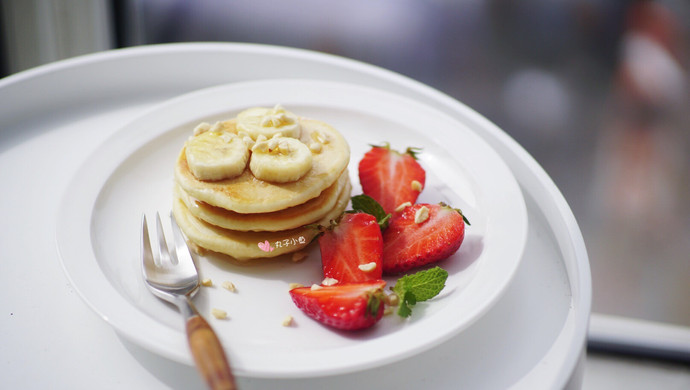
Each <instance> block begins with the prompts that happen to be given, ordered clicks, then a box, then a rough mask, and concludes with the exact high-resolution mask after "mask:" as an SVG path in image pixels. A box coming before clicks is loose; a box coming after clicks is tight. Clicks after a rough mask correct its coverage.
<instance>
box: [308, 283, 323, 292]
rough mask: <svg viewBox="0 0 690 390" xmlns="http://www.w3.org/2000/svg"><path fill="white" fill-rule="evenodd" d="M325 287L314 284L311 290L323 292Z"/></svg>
mask: <svg viewBox="0 0 690 390" xmlns="http://www.w3.org/2000/svg"><path fill="white" fill-rule="evenodd" d="M322 288H323V286H319V285H318V284H312V285H311V290H312V291H316V290H321V289H322Z"/></svg>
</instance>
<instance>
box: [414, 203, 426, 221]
mask: <svg viewBox="0 0 690 390" xmlns="http://www.w3.org/2000/svg"><path fill="white" fill-rule="evenodd" d="M427 219H429V209H428V208H427V207H426V206H422V207H420V208H419V209H418V210H417V212H416V213H415V214H414V223H422V222H424V221H426V220H427Z"/></svg>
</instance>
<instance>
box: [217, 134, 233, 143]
mask: <svg viewBox="0 0 690 390" xmlns="http://www.w3.org/2000/svg"><path fill="white" fill-rule="evenodd" d="M220 138H221V139H222V140H223V141H225V143H228V144H229V143H230V142H232V140H233V139H234V138H235V135H234V134H232V133H222V134H221V135H220Z"/></svg>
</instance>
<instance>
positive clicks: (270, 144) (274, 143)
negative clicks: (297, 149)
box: [268, 138, 279, 152]
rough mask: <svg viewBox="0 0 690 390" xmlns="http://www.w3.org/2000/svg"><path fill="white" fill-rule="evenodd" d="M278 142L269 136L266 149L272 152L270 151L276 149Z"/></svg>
mask: <svg viewBox="0 0 690 390" xmlns="http://www.w3.org/2000/svg"><path fill="white" fill-rule="evenodd" d="M278 142H279V141H278V140H277V139H275V138H271V139H270V140H269V141H268V151H269V152H272V151H274V150H276V149H277V148H278Z"/></svg>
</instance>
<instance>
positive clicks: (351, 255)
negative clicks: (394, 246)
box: [319, 213, 383, 283]
mask: <svg viewBox="0 0 690 390" xmlns="http://www.w3.org/2000/svg"><path fill="white" fill-rule="evenodd" d="M319 247H320V249H321V263H322V265H323V275H324V276H325V277H326V278H333V279H336V280H337V281H338V283H349V282H364V281H368V280H378V279H381V272H382V268H381V256H382V253H383V237H382V235H381V228H380V227H379V224H378V222H377V221H376V218H375V217H374V216H372V215H369V214H366V213H354V214H351V213H345V214H343V216H342V218H341V219H340V220H339V221H338V222H335V223H334V224H333V225H331V226H330V227H329V228H326V229H325V231H324V233H323V234H322V235H321V236H320V237H319ZM372 263H373V264H372Z"/></svg>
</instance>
